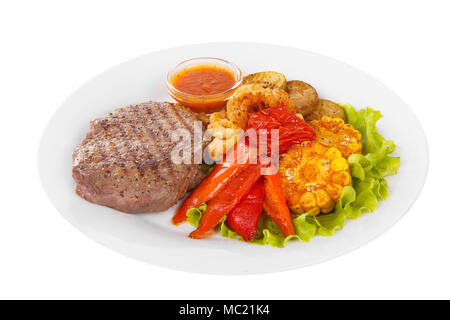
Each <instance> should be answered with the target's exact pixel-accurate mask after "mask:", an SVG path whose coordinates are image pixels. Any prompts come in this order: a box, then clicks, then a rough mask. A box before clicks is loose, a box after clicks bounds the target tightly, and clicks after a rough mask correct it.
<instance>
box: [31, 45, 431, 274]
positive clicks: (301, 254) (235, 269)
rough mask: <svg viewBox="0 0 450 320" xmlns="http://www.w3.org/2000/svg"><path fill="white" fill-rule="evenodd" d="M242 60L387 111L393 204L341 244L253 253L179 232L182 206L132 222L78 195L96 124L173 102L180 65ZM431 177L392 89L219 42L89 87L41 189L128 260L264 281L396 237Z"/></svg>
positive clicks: (121, 70)
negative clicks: (128, 109) (82, 150)
mask: <svg viewBox="0 0 450 320" xmlns="http://www.w3.org/2000/svg"><path fill="white" fill-rule="evenodd" d="M199 56H204V57H208V56H211V57H220V58H224V59H227V60H230V61H233V62H234V63H236V64H237V65H238V66H240V67H241V68H242V69H243V71H244V73H246V74H248V73H251V72H256V71H262V70H276V71H279V72H282V73H284V74H285V75H286V77H287V78H288V79H299V80H304V81H306V82H308V83H311V84H312V85H313V86H314V87H315V88H316V89H317V91H318V93H319V96H320V97H323V98H326V99H330V100H333V101H337V102H340V103H351V104H353V105H354V106H355V108H357V109H360V108H363V107H366V106H371V107H373V108H375V109H378V110H381V112H382V113H383V115H384V118H383V119H382V120H380V122H379V128H380V132H381V133H382V134H383V135H384V136H385V137H386V138H389V139H393V140H394V141H395V143H396V144H397V146H398V148H397V151H396V153H397V154H398V155H400V156H401V162H402V163H401V167H400V170H399V172H398V174H397V175H395V176H393V177H390V178H388V182H389V189H390V196H389V198H388V199H387V200H386V201H383V202H381V203H380V205H379V207H378V208H377V209H376V211H375V212H374V213H371V214H364V215H363V216H362V217H361V218H360V219H357V220H350V221H347V222H346V223H345V227H344V229H343V230H341V231H338V232H336V233H335V235H334V236H333V237H320V236H317V237H314V238H313V239H312V240H311V241H310V242H309V243H304V242H300V241H295V242H290V243H288V245H287V247H286V248H284V249H278V248H272V247H269V246H258V245H248V244H246V243H244V242H240V241H236V240H232V239H225V238H221V237H220V236H214V237H212V238H209V239H204V240H192V239H190V238H188V237H187V235H188V233H189V231H190V230H191V228H190V227H189V226H187V225H183V226H181V227H175V226H172V225H171V223H170V218H171V216H172V214H173V208H172V209H170V210H168V211H166V212H163V213H156V214H141V215H127V214H123V213H120V212H118V211H115V210H113V209H110V208H107V207H102V206H98V205H94V204H91V203H89V202H87V201H85V200H83V199H81V198H80V197H78V196H77V195H76V194H75V192H74V189H75V183H74V181H73V180H72V177H71V161H72V159H71V156H72V152H73V149H74V148H75V146H76V145H77V144H78V143H80V141H81V140H82V139H83V137H84V135H85V134H86V132H87V130H88V123H89V120H91V119H94V118H96V117H98V116H101V115H103V114H105V113H108V112H109V111H110V110H112V109H113V108H116V107H121V106H125V105H128V104H132V103H138V102H143V101H148V100H156V101H158V100H170V98H169V96H168V94H167V91H166V88H165V85H164V79H165V75H166V72H167V70H169V68H171V67H172V66H173V65H174V64H176V63H178V62H180V61H182V60H185V59H188V58H192V57H199ZM427 169H428V148H427V142H426V138H425V135H424V132H423V129H422V127H421V125H420V124H419V121H418V120H417V118H416V117H415V116H414V114H413V113H412V111H411V110H410V109H409V108H408V106H407V105H406V104H405V103H404V102H403V101H402V100H401V99H400V98H399V97H398V96H397V95H396V94H395V93H394V92H392V91H391V90H390V89H389V88H387V87H386V86H384V85H383V84H382V83H380V82H379V81H377V80H375V79H374V78H372V77H371V76H369V75H367V74H365V73H364V72H361V71H360V70H357V69H355V68H353V67H351V66H349V65H346V64H344V63H342V62H339V61H336V60H334V59H331V58H328V57H325V56H322V55H318V54H315V53H311V52H307V51H303V50H300V49H295V48H289V47H282V46H274V45H266V44H254V43H214V44H200V45H192V46H185V47H178V48H172V49H168V50H163V51H159V52H155V53H151V54H148V55H145V56H142V57H139V58H136V59H133V60H130V61H127V62H125V63H122V64H120V65H118V66H116V67H114V68H112V69H110V70H108V71H106V72H104V73H102V74H100V75H99V76H97V77H95V78H94V79H92V80H90V81H88V82H87V83H86V84H84V85H83V86H82V87H81V88H79V89H78V90H77V91H75V93H73V94H72V95H71V96H70V97H69V98H68V99H67V100H66V101H65V102H64V103H63V104H62V105H61V107H60V108H59V109H58V111H57V112H56V113H55V114H54V115H53V117H52V118H51V120H50V122H49V124H48V126H47V128H46V130H45V132H44V135H43V137H42V141H41V146H40V150H39V171H40V176H41V179H42V184H43V186H44V188H45V190H46V192H47V194H48V196H49V198H50V200H51V202H52V203H53V204H54V206H55V207H56V208H57V209H58V211H59V212H61V214H62V215H63V216H64V217H65V218H66V219H67V220H68V221H69V222H70V223H72V224H73V225H74V226H75V227H76V228H77V229H79V230H80V231H82V232H83V233H85V234H86V235H88V236H89V237H91V238H92V239H94V240H95V241H97V242H99V243H101V244H103V245H105V246H106V247H108V248H111V249H113V250H115V251H117V252H120V253H122V254H124V255H126V256H129V257H133V258H136V259H139V260H143V261H146V262H149V263H152V264H155V265H158V266H163V267H167V268H172V269H178V270H183V271H190V272H199V273H212V274H249V273H265V272H276V271H282V270H288V269H293V268H299V267H303V266H306V265H311V264H315V263H319V262H322V261H325V260H328V259H331V258H334V257H337V256H339V255H342V254H344V253H346V252H349V251H351V250H353V249H356V248H358V247H360V246H362V245H364V244H366V243H368V242H369V241H371V240H373V239H375V238H376V237H377V236H379V235H380V234H382V233H383V232H385V231H386V230H387V229H389V228H390V227H391V226H392V225H393V224H394V223H395V222H397V221H398V220H399V219H400V218H401V217H402V216H403V215H404V214H405V213H406V212H407V210H408V209H409V208H410V207H411V205H412V204H413V203H414V201H415V199H416V198H417V196H418V195H419V193H420V191H421V189H422V186H423V184H424V181H425V177H426V174H427Z"/></svg>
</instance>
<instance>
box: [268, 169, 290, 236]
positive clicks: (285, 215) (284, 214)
mask: <svg viewBox="0 0 450 320" xmlns="http://www.w3.org/2000/svg"><path fill="white" fill-rule="evenodd" d="M264 189H265V197H264V203H263V208H264V211H265V212H266V213H267V215H268V216H269V217H270V218H272V220H273V221H274V222H275V223H276V224H277V225H278V227H279V228H280V230H281V232H282V233H283V236H285V237H287V236H289V235H293V234H295V231H294V225H293V224H292V219H291V213H290V211H289V208H288V206H287V204H286V199H285V197H284V194H283V190H282V188H281V182H280V176H279V175H278V173H276V174H274V175H270V176H264Z"/></svg>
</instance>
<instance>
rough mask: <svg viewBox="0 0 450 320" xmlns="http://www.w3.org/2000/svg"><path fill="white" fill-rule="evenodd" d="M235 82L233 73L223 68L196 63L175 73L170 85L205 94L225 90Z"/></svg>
mask: <svg viewBox="0 0 450 320" xmlns="http://www.w3.org/2000/svg"><path fill="white" fill-rule="evenodd" d="M235 83H236V79H235V78H234V74H233V73H232V72H231V71H230V70H228V69H225V68H222V67H219V66H210V65H198V66H194V67H192V68H187V69H184V70H182V71H180V72H179V73H177V74H175V75H174V76H173V78H172V85H173V86H174V87H175V88H176V89H178V90H180V91H182V92H185V93H189V94H193V95H197V96H206V95H210V94H216V93H221V92H224V91H227V90H228V89H230V88H231V87H233V86H234V84H235Z"/></svg>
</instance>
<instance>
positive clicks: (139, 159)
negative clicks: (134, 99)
mask: <svg viewBox="0 0 450 320" xmlns="http://www.w3.org/2000/svg"><path fill="white" fill-rule="evenodd" d="M134 107H136V106H135V105H134V106H130V108H129V109H128V110H127V112H123V114H124V116H125V118H126V119H127V120H128V122H127V123H129V125H128V128H131V131H132V132H133V141H137V142H138V143H139V144H140V145H141V147H142V151H141V150H139V147H138V146H137V145H136V144H134V147H136V151H135V155H136V157H135V162H136V167H137V169H138V171H139V175H140V176H141V177H143V176H144V170H145V162H143V160H144V159H145V157H144V156H143V153H144V152H146V153H147V156H148V155H149V152H148V149H147V147H146V146H145V144H144V142H143V141H142V139H140V138H141V134H140V131H139V130H138V128H137V126H136V125H135V124H136V123H137V118H136V114H135V113H134V111H133V108H134ZM139 151H141V152H142V154H140V153H139Z"/></svg>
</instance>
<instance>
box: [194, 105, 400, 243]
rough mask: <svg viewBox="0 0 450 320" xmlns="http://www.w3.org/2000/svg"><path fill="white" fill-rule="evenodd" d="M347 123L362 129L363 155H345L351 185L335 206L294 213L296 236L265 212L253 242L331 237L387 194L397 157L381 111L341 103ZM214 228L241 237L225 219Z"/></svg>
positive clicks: (196, 217)
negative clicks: (381, 125) (316, 211)
mask: <svg viewBox="0 0 450 320" xmlns="http://www.w3.org/2000/svg"><path fill="white" fill-rule="evenodd" d="M342 107H343V109H344V111H345V113H346V116H347V120H348V123H350V124H351V125H353V127H354V128H355V129H357V130H358V131H359V132H361V141H362V146H363V154H353V155H351V156H350V157H349V158H348V162H349V165H350V171H351V175H352V179H353V186H347V187H344V189H343V190H342V195H341V198H340V200H339V201H338V203H337V204H336V208H335V209H334V210H333V211H332V212H330V213H327V214H320V215H318V216H313V215H312V212H308V213H305V214H302V215H300V216H293V217H292V221H293V224H294V229H295V235H293V236H289V237H287V238H285V237H283V235H282V233H281V231H280V229H279V228H278V226H277V224H276V223H275V222H274V221H273V220H272V219H270V218H269V217H268V216H267V214H265V213H264V212H263V213H262V215H261V218H260V219H259V221H258V231H257V234H256V236H255V238H254V239H252V240H251V241H250V243H253V244H259V245H266V244H267V245H270V246H273V247H278V248H282V247H284V246H285V245H286V242H288V241H290V240H293V239H295V240H301V241H304V242H308V241H309V240H311V238H312V237H314V236H315V235H316V234H318V235H321V236H332V235H333V234H334V232H335V231H337V230H341V229H342V228H343V227H344V223H345V220H346V219H357V218H359V217H360V216H361V214H362V213H365V212H373V211H374V210H375V209H376V208H377V206H378V201H380V200H385V199H386V198H387V197H388V194H389V193H388V184H387V182H386V180H385V179H384V177H386V176H389V175H393V174H395V173H397V170H398V168H399V167H400V158H399V157H391V156H390V154H391V153H392V152H393V151H394V150H395V148H396V146H395V144H394V142H393V141H392V140H386V139H384V138H383V136H381V135H380V134H379V133H378V130H377V128H376V123H377V121H378V120H379V119H380V118H381V113H380V112H379V111H375V110H373V109H371V108H366V109H362V110H360V111H358V112H357V111H356V110H355V109H354V108H353V106H351V105H348V104H347V105H342ZM205 210H206V204H202V205H201V206H200V207H199V208H193V209H190V210H188V212H187V217H188V218H187V221H188V222H189V223H191V224H192V225H193V226H194V227H197V226H198V223H199V221H200V218H201V215H202V214H203V212H204V211H205ZM216 229H217V231H219V232H220V234H221V235H222V236H223V237H225V238H233V239H237V240H243V238H242V237H241V236H240V235H239V234H237V233H236V232H234V231H233V230H231V229H230V228H229V227H228V226H227V224H226V218H224V219H222V221H221V222H220V223H219V224H218V225H217V226H216Z"/></svg>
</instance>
